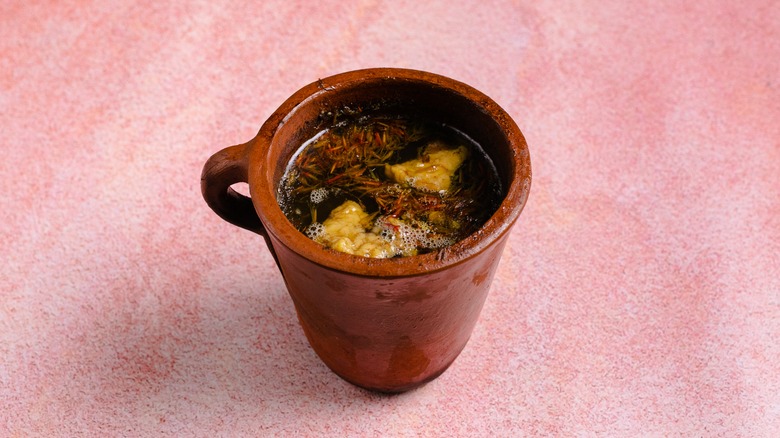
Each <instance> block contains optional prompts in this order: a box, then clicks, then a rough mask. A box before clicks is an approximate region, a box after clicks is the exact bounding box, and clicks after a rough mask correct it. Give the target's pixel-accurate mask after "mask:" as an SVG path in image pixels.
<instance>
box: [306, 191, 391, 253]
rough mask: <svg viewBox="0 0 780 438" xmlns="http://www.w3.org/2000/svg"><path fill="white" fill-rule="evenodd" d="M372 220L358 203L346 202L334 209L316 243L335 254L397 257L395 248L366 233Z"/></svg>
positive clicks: (323, 225)
mask: <svg viewBox="0 0 780 438" xmlns="http://www.w3.org/2000/svg"><path fill="white" fill-rule="evenodd" d="M370 221H371V216H370V215H369V214H368V213H366V212H365V210H363V208H362V207H361V206H360V204H358V203H357V202H355V201H345V202H344V203H343V204H341V205H339V206H338V207H336V208H334V209H333V211H332V212H331V213H330V216H328V218H327V219H325V221H324V222H323V223H322V231H321V233H320V234H319V235H318V236H317V238H316V239H315V240H317V241H319V242H320V243H322V244H323V245H325V246H327V247H329V248H333V249H335V250H336V251H341V252H345V253H347V254H353V255H359V256H363V257H375V258H386V257H393V256H394V255H395V248H393V245H392V244H391V243H390V242H388V241H387V240H385V239H383V238H382V237H381V236H379V235H377V234H375V233H372V232H369V231H366V230H367V229H368V228H370V227H371V223H370Z"/></svg>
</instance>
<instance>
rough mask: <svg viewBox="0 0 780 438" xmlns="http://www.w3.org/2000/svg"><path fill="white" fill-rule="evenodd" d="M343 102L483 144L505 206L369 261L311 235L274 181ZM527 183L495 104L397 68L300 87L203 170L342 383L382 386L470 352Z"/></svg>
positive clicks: (219, 206)
mask: <svg viewBox="0 0 780 438" xmlns="http://www.w3.org/2000/svg"><path fill="white" fill-rule="evenodd" d="M345 107H349V108H356V107H361V108H372V107H377V108H379V107H381V108H385V107H392V108H393V109H394V110H395V111H401V112H403V111H404V110H405V109H409V110H410V111H411V110H412V109H413V110H414V111H415V112H416V113H418V114H419V113H420V112H422V113H423V114H425V115H426V117H428V118H432V119H434V120H436V121H440V122H443V123H446V124H448V125H450V126H454V127H456V128H457V129H459V130H461V131H462V132H464V133H465V134H466V135H468V136H469V137H471V138H472V139H474V140H476V141H477V142H478V143H479V144H480V145H481V146H482V147H483V149H484V150H485V151H486V152H487V154H488V155H489V156H490V158H491V159H492V161H493V162H494V164H495V165H496V167H497V169H498V174H499V176H500V178H501V180H502V184H503V187H504V189H505V196H504V199H503V202H502V203H501V205H500V206H499V208H498V210H497V211H496V213H495V214H494V215H493V216H492V217H491V218H490V219H489V220H488V221H487V222H486V223H485V224H484V226H483V227H482V228H481V229H479V230H478V231H477V232H475V233H473V234H472V235H470V236H469V237H467V238H465V239H464V240H462V241H460V242H458V243H455V244H453V245H451V246H449V247H446V248H443V249H440V250H438V251H435V252H432V253H427V254H423V255H417V256H413V257H401V258H391V259H372V258H365V257H359V256H353V255H349V254H344V253H340V252H337V251H334V250H331V249H327V248H324V247H323V246H321V245H320V244H318V243H316V242H314V241H312V240H310V239H309V238H308V237H306V235H304V234H303V233H301V232H299V231H298V230H297V229H295V228H294V227H293V225H292V224H291V223H290V222H289V221H288V220H287V218H286V217H285V216H284V214H283V212H282V210H281V209H280V207H279V205H278V204H277V200H276V193H277V187H278V184H279V181H280V178H281V177H282V175H283V174H284V171H285V168H286V166H287V164H288V162H289V161H290V159H291V157H292V156H293V154H294V153H295V152H296V151H297V150H298V149H299V148H300V146H301V145H302V143H303V142H304V141H306V140H308V139H309V138H311V137H312V136H313V135H314V134H316V133H317V132H319V131H320V130H322V129H324V128H326V127H328V126H329V122H332V120H333V117H332V114H333V112H334V111H340V110H342V109H343V108H345ZM237 182H246V183H248V185H249V191H250V197H245V196H242V195H240V194H238V193H236V192H235V191H234V190H233V189H231V188H230V186H231V185H232V184H234V183H237ZM530 185H531V165H530V159H529V154H528V147H527V145H526V142H525V139H524V138H523V135H522V133H521V132H520V130H519V129H518V127H517V125H516V124H515V122H514V121H513V120H512V119H511V118H510V117H509V115H507V113H506V112H505V111H504V110H503V109H501V108H500V107H499V106H498V104H496V103H495V102H494V101H493V100H492V99H490V98H489V97H487V96H486V95H484V94H482V93H481V92H479V91H477V90H475V89H474V88H472V87H470V86H468V85H466V84H463V83H461V82H458V81H455V80H452V79H449V78H446V77H443V76H439V75H435V74H431V73H427V72H422V71H415V70H406V69H390V68H378V69H367V70H358V71H352V72H347V73H342V74H338V75H335V76H332V77H328V78H324V79H320V80H317V81H315V82H313V83H311V84H309V85H307V86H305V87H303V88H302V89H301V90H299V91H298V92H296V93H295V94H293V95H292V96H291V97H290V98H289V99H288V100H287V101H285V102H284V103H283V104H282V105H281V106H280V107H279V109H278V110H276V112H274V113H273V115H271V117H270V118H269V119H268V120H267V121H266V122H265V124H263V126H262V128H261V129H260V132H259V133H258V134H257V136H256V137H255V138H253V139H252V140H250V141H249V142H247V143H244V144H241V145H236V146H231V147H228V148H225V149H223V150H221V151H219V152H217V153H216V154H214V155H213V156H212V157H211V158H210V159H209V160H208V162H207V163H206V164H205V166H204V168H203V174H202V177H201V188H202V192H203V196H204V198H205V200H206V202H207V203H208V205H209V206H210V207H211V208H212V209H213V210H214V211H215V212H216V213H217V214H218V215H219V216H220V217H222V218H223V219H225V220H226V221H228V222H230V223H232V224H235V225H237V226H240V227H243V228H246V229H248V230H251V231H253V232H255V233H258V234H260V235H262V236H263V237H264V239H265V241H266V244H267V246H268V249H269V250H270V251H271V253H272V254H273V256H274V259H275V260H276V263H277V265H278V267H279V269H280V271H281V273H282V276H283V277H284V281H285V284H286V286H287V290H288V291H289V294H290V297H291V298H292V301H293V303H294V305H295V309H296V311H297V314H298V319H299V321H300V325H301V327H302V328H303V331H304V333H305V334H306V337H307V339H308V340H309V343H310V344H311V347H312V348H313V349H314V351H315V352H316V353H317V355H319V357H320V358H321V359H322V361H323V362H324V363H325V364H326V365H327V366H328V367H330V369H332V370H333V371H334V372H335V373H336V374H338V375H339V376H341V377H342V378H343V379H345V380H347V381H349V382H351V383H353V384H355V385H358V386H361V387H364V388H367V389H371V390H376V391H383V392H401V391H405V390H409V389H412V388H415V387H417V386H420V385H422V384H424V383H426V382H428V381H430V380H432V379H434V378H436V377H437V376H439V375H440V374H441V373H442V372H444V371H445V370H446V369H447V367H449V365H450V364H451V363H452V362H453V361H454V360H455V358H456V357H457V356H458V354H459V353H460V352H461V351H462V350H463V348H464V346H465V345H466V342H467V341H468V339H469V336H470V335H471V332H472V330H473V328H474V326H475V324H476V322H477V319H478V317H479V313H480V311H481V309H482V306H483V303H484V302H485V298H486V296H487V293H488V290H489V288H490V284H491V281H492V278H493V275H494V273H495V270H496V266H497V265H498V262H499V259H500V257H501V252H502V250H503V248H504V245H505V243H506V240H507V237H508V235H509V230H510V228H511V227H512V225H513V224H514V223H515V221H516V220H517V218H518V216H519V215H520V212H521V211H522V209H523V206H524V205H525V202H526V199H527V198H528V193H529V189H530Z"/></svg>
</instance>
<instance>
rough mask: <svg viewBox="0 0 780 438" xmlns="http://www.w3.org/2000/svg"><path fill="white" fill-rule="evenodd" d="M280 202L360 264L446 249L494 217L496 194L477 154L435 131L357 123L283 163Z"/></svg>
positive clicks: (456, 135)
mask: <svg viewBox="0 0 780 438" xmlns="http://www.w3.org/2000/svg"><path fill="white" fill-rule="evenodd" d="M277 198H278V201H279V205H280V206H281V208H282V210H283V211H284V213H285V215H286V216H287V218H288V219H289V220H290V222H291V223H292V224H293V225H295V227H296V228H298V229H299V230H300V231H301V232H302V233H305V234H306V235H307V236H309V237H310V238H311V239H313V240H314V241H316V242H318V243H320V244H322V245H324V246H326V247H328V248H331V249H335V250H337V251H341V252H345V253H348V254H354V255H359V256H364V257H377V258H386V257H399V256H413V255H417V254H421V253H425V252H429V251H433V250H436V249H439V248H443V247H445V246H448V245H451V244H453V243H455V242H457V241H459V240H461V239H463V238H465V237H466V236H468V235H469V234H471V233H473V232H474V231H476V230H477V229H478V228H479V227H480V226H482V225H483V224H484V222H485V221H486V220H487V219H488V218H489V217H490V216H491V215H492V214H493V213H494V212H495V210H496V209H497V208H498V205H499V204H500V202H501V198H502V190H501V186H500V183H499V179H498V175H497V172H496V169H495V166H494V165H493V163H492V162H491V161H490V159H489V158H488V157H487V155H486V154H485V153H484V151H483V150H482V148H481V147H480V146H479V145H478V144H477V143H475V142H474V141H473V140H471V139H470V138H468V137H467V136H465V135H464V134H462V133H460V132H459V131H457V130H455V129H453V128H451V127H449V126H446V125H442V124H438V123H433V122H427V121H421V120H417V119H407V118H400V117H362V118H359V119H355V120H350V121H347V122H342V123H340V124H338V125H335V126H333V127H331V128H328V129H325V130H323V131H321V132H319V133H318V134H317V135H315V136H314V137H313V138H311V139H310V140H308V141H307V142H306V143H304V144H303V145H302V147H301V149H300V150H299V151H298V153H297V154H296V155H295V157H294V158H293V159H292V161H291V162H290V163H289V165H288V168H287V171H286V172H285V174H284V176H283V178H282V181H281V183H280V186H279V192H278V196H277Z"/></svg>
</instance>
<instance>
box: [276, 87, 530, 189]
mask: <svg viewBox="0 0 780 438" xmlns="http://www.w3.org/2000/svg"><path fill="white" fill-rule="evenodd" d="M483 103H484V102H479V101H474V100H472V99H469V98H468V97H466V96H464V95H463V94H461V93H459V92H457V91H455V90H453V89H450V88H448V87H445V86H441V85H438V84H433V83H430V82H425V81H415V80H401V79H397V80H394V79H388V78H373V79H369V80H365V81H358V82H352V83H347V84H337V85H335V86H333V87H330V88H329V87H323V88H322V89H321V90H320V91H319V92H317V93H315V94H314V95H312V96H311V97H309V98H308V99H305V100H304V101H303V102H302V103H300V104H298V105H297V106H296V107H295V108H294V109H293V110H292V112H291V113H290V114H288V115H287V117H286V118H285V120H284V121H283V123H282V124H281V126H279V128H278V129H277V131H276V133H275V135H274V140H273V141H274V143H275V146H276V147H273V148H270V149H271V150H270V156H269V157H267V158H268V160H269V161H268V163H269V165H270V166H269V168H270V169H273V171H272V175H269V176H271V181H270V182H271V183H272V187H273V190H274V191H276V190H277V189H278V185H279V181H280V180H281V178H282V176H283V174H284V172H285V170H286V168H287V166H288V164H289V161H290V160H291V158H292V157H293V155H294V154H295V153H296V151H298V150H299V149H300V148H301V146H302V145H303V143H304V142H306V141H307V140H309V139H310V138H312V137H313V136H314V135H316V134H317V133H318V132H320V131H322V130H323V129H326V128H328V127H330V126H332V124H333V121H334V119H342V120H343V119H344V118H345V117H349V115H350V113H352V112H355V111H356V109H358V108H359V109H360V113H361V114H362V115H365V114H377V115H400V116H408V117H410V118H412V117H423V118H425V119H426V120H429V121H433V122H437V123H442V124H445V125H448V126H451V127H454V128H455V129H457V130H459V131H461V132H462V133H463V134H465V135H466V136H468V137H470V138H471V139H473V140H474V141H476V143H477V144H479V145H480V146H481V147H482V149H483V150H484V151H485V152H486V153H487V155H488V156H489V158H490V159H491V161H492V162H493V164H494V165H495V167H496V169H497V171H498V175H499V178H500V180H501V186H502V187H503V190H504V195H506V191H507V189H508V187H510V186H511V184H512V183H513V181H512V180H513V178H514V173H515V169H514V168H513V166H514V163H515V160H514V158H513V151H512V148H511V147H510V145H509V141H508V139H507V137H506V134H505V131H504V129H502V126H501V123H502V120H497V119H496V118H495V117H494V116H491V115H490V114H488V113H487V112H486V110H485V108H484V106H482V104H483ZM502 114H503V112H502Z"/></svg>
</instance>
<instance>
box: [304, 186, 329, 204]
mask: <svg viewBox="0 0 780 438" xmlns="http://www.w3.org/2000/svg"><path fill="white" fill-rule="evenodd" d="M328 194H329V193H328V189H326V188H325V187H320V188H319V189H316V190H312V192H311V194H310V195H309V196H310V199H311V202H313V203H315V204H319V203H320V202H322V201H324V200H326V199H327V198H328Z"/></svg>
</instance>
